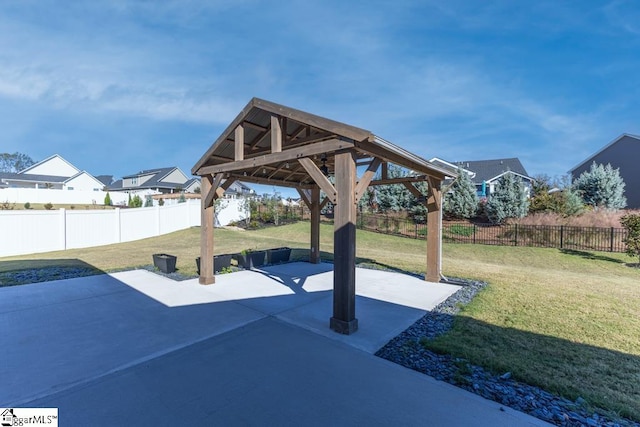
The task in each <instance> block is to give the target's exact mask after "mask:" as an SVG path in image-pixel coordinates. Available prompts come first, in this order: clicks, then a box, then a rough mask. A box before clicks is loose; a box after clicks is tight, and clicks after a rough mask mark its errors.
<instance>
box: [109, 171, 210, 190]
mask: <svg viewBox="0 0 640 427" xmlns="http://www.w3.org/2000/svg"><path fill="white" fill-rule="evenodd" d="M107 188H108V189H109V191H126V192H137V191H141V190H152V191H155V192H158V193H164V194H171V193H180V192H182V191H184V192H185V193H194V192H195V191H196V188H200V180H199V179H198V178H189V177H187V176H186V175H185V174H184V172H182V171H181V170H180V168H178V167H176V166H173V167H165V168H157V169H147V170H142V171H140V172H138V173H135V174H131V175H127V176H123V177H122V179H119V180H117V181H115V182H113V183H112V184H110V185H108V186H107Z"/></svg>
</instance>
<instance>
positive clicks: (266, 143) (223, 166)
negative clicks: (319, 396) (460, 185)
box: [191, 98, 457, 334]
mask: <svg viewBox="0 0 640 427" xmlns="http://www.w3.org/2000/svg"><path fill="white" fill-rule="evenodd" d="M389 164H395V165H397V166H401V167H404V168H406V169H409V170H411V171H413V173H412V174H411V176H407V177H401V178H388V176H387V169H388V165H389ZM358 167H362V168H366V170H365V171H364V173H363V174H362V175H361V176H360V177H358V174H357V168H358ZM378 171H379V172H380V174H379V176H380V179H376V180H374V177H375V176H376V175H377V174H378ZM191 172H192V173H193V174H194V175H198V176H200V177H201V178H202V187H201V190H202V191H201V192H202V222H201V224H202V226H201V230H202V231H201V233H202V234H201V249H200V259H202V260H207V262H204V263H203V265H202V266H201V270H200V278H199V282H200V283H201V284H203V285H208V284H213V283H214V281H215V279H214V275H213V253H214V217H215V215H214V201H215V200H216V199H217V198H219V197H221V196H222V195H223V194H224V191H225V190H226V189H227V188H229V186H230V185H231V184H232V183H233V182H234V181H236V180H240V181H245V182H251V183H257V184H268V185H274V186H283V187H291V188H295V189H296V190H297V191H298V193H299V194H300V197H301V198H302V200H304V202H305V204H306V205H307V206H308V207H309V209H310V211H311V230H310V234H311V238H310V256H309V262H311V263H314V264H317V263H319V262H320V210H321V209H322V207H323V206H325V205H326V204H327V203H328V202H331V203H332V204H333V205H334V206H335V211H334V212H335V217H334V270H333V315H332V316H331V317H330V322H329V324H330V327H331V329H333V330H334V331H336V332H339V333H342V334H351V333H353V332H355V331H356V330H357V329H358V319H357V318H356V304H355V303H356V298H355V295H356V292H355V279H356V277H355V276H356V269H355V264H356V214H357V209H356V208H357V204H358V201H359V200H360V198H361V197H362V195H363V194H364V193H365V191H366V189H367V187H369V186H375V185H390V184H401V185H404V186H405V187H406V188H407V189H408V190H409V191H410V192H411V193H412V194H413V195H414V196H416V197H418V199H419V200H423V201H424V203H425V204H426V207H427V212H428V213H427V249H426V264H427V268H426V275H425V280H427V281H430V282H438V281H439V280H440V277H441V265H440V264H441V241H442V235H441V234H442V226H441V224H442V219H441V218H442V216H441V208H442V192H441V186H442V181H443V180H444V179H445V178H446V177H456V175H457V174H456V172H455V171H452V170H449V169H444V168H443V167H441V166H439V165H435V164H432V163H431V162H429V161H427V160H425V159H423V158H421V157H419V156H417V155H415V154H412V153H410V152H408V151H406V150H404V149H402V148H400V147H398V146H397V145H394V144H392V143H391V142H389V141H386V140H384V139H382V138H380V137H379V136H376V135H375V134H373V133H372V132H370V131H368V130H364V129H360V128H357V127H354V126H351V125H347V124H344V123H339V122H336V121H333V120H330V119H327V118H324V117H320V116H316V115H314V114H310V113H307V112H304V111H300V110H296V109H293V108H290V107H286V106H283V105H278V104H275V103H272V102H269V101H265V100H261V99H257V98H253V99H252V100H251V101H250V102H249V103H248V104H247V106H246V107H245V108H244V109H243V110H242V111H241V112H240V114H238V116H237V117H236V118H235V119H234V120H233V121H232V122H231V123H230V124H229V126H228V127H227V128H226V129H225V130H224V132H223V133H222V134H221V135H220V137H218V139H217V140H216V141H215V142H214V143H213V145H212V146H211V147H210V148H209V149H208V150H207V151H206V152H205V153H204V155H203V156H202V157H201V158H200V160H198V162H197V163H196V164H195V166H194V167H193V168H192V170H191ZM330 176H331V177H332V179H330ZM419 182H426V183H427V188H428V191H427V194H422V193H421V192H420V191H419V190H418V188H416V186H415V185H414V184H415V183H419ZM322 194H324V197H321V195H322Z"/></svg>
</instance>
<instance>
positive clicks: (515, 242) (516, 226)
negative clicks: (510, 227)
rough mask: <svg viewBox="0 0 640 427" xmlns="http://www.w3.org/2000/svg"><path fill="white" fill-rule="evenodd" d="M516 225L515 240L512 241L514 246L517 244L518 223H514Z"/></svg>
mask: <svg viewBox="0 0 640 427" xmlns="http://www.w3.org/2000/svg"><path fill="white" fill-rule="evenodd" d="M515 226H516V236H515V237H516V238H515V242H514V246H518V224H515Z"/></svg>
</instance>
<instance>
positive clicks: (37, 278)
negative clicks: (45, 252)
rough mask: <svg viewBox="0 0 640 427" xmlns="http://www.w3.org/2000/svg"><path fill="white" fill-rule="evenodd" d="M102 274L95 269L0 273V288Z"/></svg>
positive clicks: (43, 269) (68, 268)
mask: <svg viewBox="0 0 640 427" xmlns="http://www.w3.org/2000/svg"><path fill="white" fill-rule="evenodd" d="M101 273H102V272H101V271H100V270H98V269H96V268H93V267H64V266H62V267H43V268H30V269H26V270H18V271H8V272H4V273H0V287H3V286H18V285H24V284H30V283H41V282H49V281H52V280H62V279H73V278H74V277H84V276H93V275H96V274H101Z"/></svg>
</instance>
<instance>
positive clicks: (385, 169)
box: [380, 162, 389, 179]
mask: <svg viewBox="0 0 640 427" xmlns="http://www.w3.org/2000/svg"><path fill="white" fill-rule="evenodd" d="M380 175H381V176H380V177H381V178H382V179H387V178H388V177H389V164H388V163H387V162H382V168H381V169H380Z"/></svg>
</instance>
